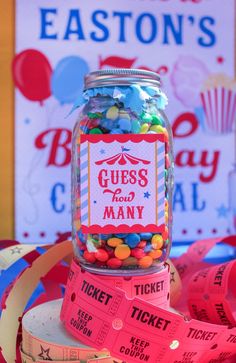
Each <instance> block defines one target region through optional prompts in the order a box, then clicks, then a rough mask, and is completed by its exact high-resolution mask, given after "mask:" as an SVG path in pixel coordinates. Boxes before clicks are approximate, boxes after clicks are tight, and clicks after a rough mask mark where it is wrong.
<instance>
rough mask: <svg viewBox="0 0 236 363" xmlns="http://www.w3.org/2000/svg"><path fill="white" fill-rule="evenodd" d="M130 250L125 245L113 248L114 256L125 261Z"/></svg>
mask: <svg viewBox="0 0 236 363" xmlns="http://www.w3.org/2000/svg"><path fill="white" fill-rule="evenodd" d="M130 252H131V251H130V248H129V246H127V245H119V246H117V247H116V248H115V256H116V257H117V258H118V259H120V260H125V259H126V258H127V257H129V256H130Z"/></svg>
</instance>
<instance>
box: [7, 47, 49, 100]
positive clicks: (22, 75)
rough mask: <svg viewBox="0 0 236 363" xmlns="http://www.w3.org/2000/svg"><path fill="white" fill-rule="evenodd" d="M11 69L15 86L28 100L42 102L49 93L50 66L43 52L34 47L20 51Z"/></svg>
mask: <svg viewBox="0 0 236 363" xmlns="http://www.w3.org/2000/svg"><path fill="white" fill-rule="evenodd" d="M12 71H13V79H14V83H15V85H16V87H17V88H19V90H20V91H21V93H22V94H23V95H24V96H25V97H26V98H27V99H28V100H31V101H39V102H40V103H42V101H43V100H46V99H47V98H48V97H49V96H50V95H51V86H50V84H51V75H52V67H51V65H50V63H49V61H48V59H47V58H46V57H45V55H44V54H43V53H41V52H39V51H38V50H35V49H27V50H24V51H23V52H20V53H19V54H17V55H16V56H15V58H14V60H13V64H12Z"/></svg>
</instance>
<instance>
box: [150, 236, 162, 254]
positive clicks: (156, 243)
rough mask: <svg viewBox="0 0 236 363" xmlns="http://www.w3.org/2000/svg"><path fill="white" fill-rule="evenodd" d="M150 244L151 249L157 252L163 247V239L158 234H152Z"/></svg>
mask: <svg viewBox="0 0 236 363" xmlns="http://www.w3.org/2000/svg"><path fill="white" fill-rule="evenodd" d="M151 242H152V247H153V248H154V249H155V250H159V249H160V248H161V247H162V246H163V238H162V236H161V235H160V234H154V235H153V236H152V240H151Z"/></svg>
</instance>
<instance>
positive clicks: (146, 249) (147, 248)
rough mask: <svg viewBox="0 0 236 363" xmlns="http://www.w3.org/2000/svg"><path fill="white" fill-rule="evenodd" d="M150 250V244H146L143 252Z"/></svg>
mask: <svg viewBox="0 0 236 363" xmlns="http://www.w3.org/2000/svg"><path fill="white" fill-rule="evenodd" d="M151 250H152V244H151V243H147V244H146V246H145V247H144V252H145V253H148V252H150V251H151Z"/></svg>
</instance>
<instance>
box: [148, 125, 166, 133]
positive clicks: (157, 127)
mask: <svg viewBox="0 0 236 363" xmlns="http://www.w3.org/2000/svg"><path fill="white" fill-rule="evenodd" d="M150 131H154V132H156V133H157V134H160V133H163V132H164V128H163V127H162V126H161V125H153V126H152V127H151V128H150Z"/></svg>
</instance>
